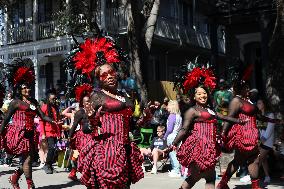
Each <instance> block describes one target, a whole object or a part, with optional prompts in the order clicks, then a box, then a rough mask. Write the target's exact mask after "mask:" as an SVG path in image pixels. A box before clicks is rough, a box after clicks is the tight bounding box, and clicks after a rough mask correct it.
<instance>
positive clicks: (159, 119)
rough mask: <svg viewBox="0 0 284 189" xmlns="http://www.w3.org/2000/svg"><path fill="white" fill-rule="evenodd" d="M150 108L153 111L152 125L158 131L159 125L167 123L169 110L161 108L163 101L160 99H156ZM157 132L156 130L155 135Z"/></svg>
mask: <svg viewBox="0 0 284 189" xmlns="http://www.w3.org/2000/svg"><path fill="white" fill-rule="evenodd" d="M150 110H151V112H152V115H153V116H152V119H151V127H152V128H153V129H154V131H157V127H158V125H165V124H166V121H167V118H165V117H166V115H167V111H166V110H164V111H163V110H162V109H161V103H160V102H159V101H154V104H152V105H150ZM156 136H157V135H156V133H155V132H154V137H156Z"/></svg>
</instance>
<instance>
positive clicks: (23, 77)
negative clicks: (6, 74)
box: [13, 66, 35, 86]
mask: <svg viewBox="0 0 284 189" xmlns="http://www.w3.org/2000/svg"><path fill="white" fill-rule="evenodd" d="M34 80H35V73H34V70H33V69H32V68H29V67H26V66H21V67H19V68H18V69H17V70H16V71H15V73H14V79H13V85H14V86H16V85H17V84H19V83H26V84H31V83H32V82H33V81H34Z"/></svg>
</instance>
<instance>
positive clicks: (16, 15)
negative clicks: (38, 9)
mask: <svg viewBox="0 0 284 189" xmlns="http://www.w3.org/2000/svg"><path fill="white" fill-rule="evenodd" d="M25 2H26V1H25V0H22V1H16V2H15V3H14V4H13V6H11V7H12V10H11V12H10V15H9V18H10V21H11V24H12V26H13V27H20V26H24V25H25V21H26V18H25Z"/></svg>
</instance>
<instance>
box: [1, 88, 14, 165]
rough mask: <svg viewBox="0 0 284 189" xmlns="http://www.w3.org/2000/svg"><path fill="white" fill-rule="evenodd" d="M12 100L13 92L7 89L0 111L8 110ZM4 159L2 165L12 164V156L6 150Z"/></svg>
mask: <svg viewBox="0 0 284 189" xmlns="http://www.w3.org/2000/svg"><path fill="white" fill-rule="evenodd" d="M12 100H13V93H12V92H11V91H8V93H7V94H6V97H5V99H4V102H3V104H2V106H1V107H2V108H1V111H2V113H3V116H4V114H5V113H6V112H7V111H8V107H9V104H10V102H11V101H12ZM9 123H12V120H10V122H9ZM4 156H5V160H4V164H3V167H9V166H12V160H13V156H12V155H11V154H8V153H7V152H5V155H4Z"/></svg>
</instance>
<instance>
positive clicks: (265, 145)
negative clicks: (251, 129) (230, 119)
mask: <svg viewBox="0 0 284 189" xmlns="http://www.w3.org/2000/svg"><path fill="white" fill-rule="evenodd" d="M257 107H258V109H259V110H260V111H261V114H262V115H264V116H267V117H269V118H271V119H274V114H273V113H271V112H270V111H269V108H268V106H267V103H266V102H265V101H264V100H263V99H259V100H258V101H257ZM274 125H275V123H270V122H262V121H257V126H258V128H259V131H260V142H261V144H260V147H259V151H260V154H259V162H260V165H262V167H263V170H264V174H265V179H264V183H265V184H266V185H267V184H269V183H270V176H269V167H268V162H267V156H268V153H269V151H271V150H272V148H273V144H274Z"/></svg>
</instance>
